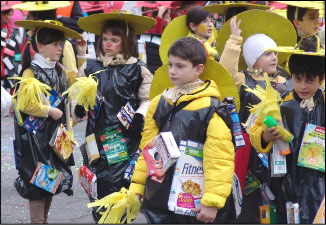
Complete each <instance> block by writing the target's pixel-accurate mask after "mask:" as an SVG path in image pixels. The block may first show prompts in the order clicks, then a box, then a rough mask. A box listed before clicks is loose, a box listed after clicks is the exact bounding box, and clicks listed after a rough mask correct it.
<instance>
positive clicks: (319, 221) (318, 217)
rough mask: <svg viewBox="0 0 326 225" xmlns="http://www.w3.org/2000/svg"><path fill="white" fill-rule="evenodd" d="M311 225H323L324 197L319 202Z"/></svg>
mask: <svg viewBox="0 0 326 225" xmlns="http://www.w3.org/2000/svg"><path fill="white" fill-rule="evenodd" d="M312 223H313V224H325V195H324V198H323V201H321V203H320V206H319V209H318V211H317V214H316V216H315V219H314V221H313V222H312Z"/></svg>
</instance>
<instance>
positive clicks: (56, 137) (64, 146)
mask: <svg viewBox="0 0 326 225" xmlns="http://www.w3.org/2000/svg"><path fill="white" fill-rule="evenodd" d="M49 144H50V146H51V147H52V149H53V150H54V152H55V153H56V154H57V156H58V157H59V158H60V159H61V160H62V161H67V160H68V158H69V157H70V155H71V153H72V151H73V149H74V148H75V146H76V143H75V140H74V138H73V137H71V135H70V134H69V133H68V131H67V130H66V128H65V127H64V126H63V124H60V126H58V128H57V129H56V131H55V132H54V134H53V136H52V138H51V140H50V142H49Z"/></svg>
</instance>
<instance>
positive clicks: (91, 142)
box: [85, 134, 100, 163]
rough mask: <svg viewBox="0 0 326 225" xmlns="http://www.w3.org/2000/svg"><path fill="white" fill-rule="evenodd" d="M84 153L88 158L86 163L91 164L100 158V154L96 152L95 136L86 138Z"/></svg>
mask: <svg viewBox="0 0 326 225" xmlns="http://www.w3.org/2000/svg"><path fill="white" fill-rule="evenodd" d="M85 147H86V152H87V156H88V161H89V162H90V163H92V162H93V161H94V160H96V159H98V158H100V153H99V152H98V148H97V144H96V139H95V135H94V134H91V135H88V136H87V137H86V146H85Z"/></svg>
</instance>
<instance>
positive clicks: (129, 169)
mask: <svg viewBox="0 0 326 225" xmlns="http://www.w3.org/2000/svg"><path fill="white" fill-rule="evenodd" d="M139 155H140V150H139V149H138V150H137V151H136V152H135V153H134V154H133V156H132V158H131V160H130V162H129V164H128V166H127V169H126V171H125V174H124V179H126V180H127V181H128V182H131V177H132V175H133V173H134V170H135V165H136V161H137V159H138V158H139Z"/></svg>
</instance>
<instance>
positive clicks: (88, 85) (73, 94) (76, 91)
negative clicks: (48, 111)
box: [62, 75, 98, 111]
mask: <svg viewBox="0 0 326 225" xmlns="http://www.w3.org/2000/svg"><path fill="white" fill-rule="evenodd" d="M95 79H96V78H95V76H92V75H90V76H88V77H79V78H76V80H77V81H76V82H75V83H73V84H72V85H71V86H70V87H69V88H68V90H67V91H65V92H63V94H62V95H65V94H68V95H69V97H70V98H72V99H74V100H76V101H77V104H78V105H82V106H83V107H84V109H85V110H86V111H88V110H89V108H91V109H93V108H94V106H95V104H96V93H97V84H98V81H97V80H95Z"/></svg>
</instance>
